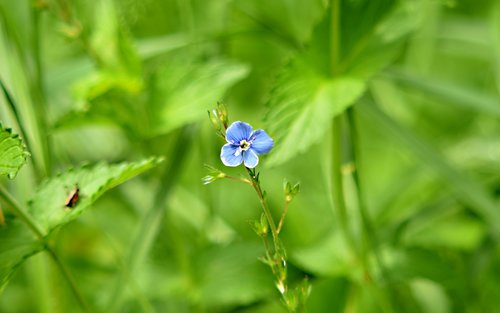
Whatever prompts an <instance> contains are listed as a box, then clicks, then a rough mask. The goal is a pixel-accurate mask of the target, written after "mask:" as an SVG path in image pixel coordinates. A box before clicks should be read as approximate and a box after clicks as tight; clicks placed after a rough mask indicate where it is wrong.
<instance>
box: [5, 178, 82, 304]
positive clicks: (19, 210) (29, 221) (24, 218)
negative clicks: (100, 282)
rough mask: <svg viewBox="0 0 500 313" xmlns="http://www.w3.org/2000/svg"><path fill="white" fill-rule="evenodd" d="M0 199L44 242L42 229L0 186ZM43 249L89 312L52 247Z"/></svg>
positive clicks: (46, 246)
mask: <svg viewBox="0 0 500 313" xmlns="http://www.w3.org/2000/svg"><path fill="white" fill-rule="evenodd" d="M0 197H1V198H2V199H4V200H5V202H6V203H7V204H8V205H9V206H10V209H11V210H12V212H14V214H15V215H16V216H17V217H19V218H20V219H21V220H22V221H23V222H24V223H25V224H26V225H27V226H28V227H29V228H30V229H31V230H32V231H33V232H34V233H35V234H36V236H37V237H38V239H39V240H40V241H45V237H44V234H43V231H42V229H41V228H40V227H39V226H38V225H37V223H36V222H35V221H34V220H33V219H32V218H31V216H30V215H29V214H28V212H27V211H26V209H25V208H23V207H22V206H21V205H20V204H19V203H18V202H17V201H16V199H14V197H12V195H11V194H10V193H9V192H8V191H7V190H6V189H5V188H4V187H3V186H0ZM45 249H46V250H47V251H48V252H49V254H50V256H51V257H52V259H53V260H54V261H55V263H56V265H57V267H58V268H59V270H60V271H61V273H62V274H63V275H64V277H65V278H66V280H67V281H68V283H69V285H70V287H71V290H72V291H73V294H74V295H75V298H76V299H77V301H78V303H79V304H80V306H81V307H82V309H83V311H85V312H91V310H90V307H89V306H88V304H87V302H86V301H85V299H84V298H83V296H82V294H81V292H80V290H79V289H78V287H77V285H76V283H75V280H74V279H73V277H72V276H71V273H70V272H69V271H68V269H67V268H66V267H65V266H64V264H63V263H62V261H61V259H60V258H59V256H58V255H57V254H56V252H55V251H54V250H53V248H52V247H50V246H49V245H45Z"/></svg>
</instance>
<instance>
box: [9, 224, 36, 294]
mask: <svg viewBox="0 0 500 313" xmlns="http://www.w3.org/2000/svg"><path fill="white" fill-rule="evenodd" d="M0 247H1V249H0V294H1V293H2V290H3V288H4V287H5V285H6V284H7V283H8V282H9V280H10V278H11V277H12V275H13V274H14V272H15V270H16V269H17V268H18V267H19V266H20V265H21V264H22V263H23V262H24V260H26V259H27V258H28V257H30V256H32V255H34V254H36V253H37V252H39V251H41V250H42V249H43V247H44V244H43V243H42V242H41V241H39V240H37V239H36V238H35V237H34V236H33V233H32V232H31V230H30V229H28V228H27V227H26V226H24V225H23V224H21V222H20V221H17V220H10V221H8V224H7V225H6V226H3V227H0Z"/></svg>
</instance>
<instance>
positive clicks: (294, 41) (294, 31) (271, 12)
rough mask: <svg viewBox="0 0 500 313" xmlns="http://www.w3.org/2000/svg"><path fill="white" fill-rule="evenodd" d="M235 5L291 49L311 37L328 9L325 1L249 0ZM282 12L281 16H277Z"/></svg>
mask: <svg viewBox="0 0 500 313" xmlns="http://www.w3.org/2000/svg"><path fill="white" fill-rule="evenodd" d="M234 5H235V6H236V7H237V8H238V9H239V10H241V11H242V12H244V13H245V14H246V15H247V16H249V17H250V18H252V19H253V20H254V21H255V23H256V24H258V25H259V26H261V27H262V28H264V29H265V30H267V31H269V30H272V34H273V35H275V36H277V37H278V38H279V39H282V40H285V41H286V42H288V43H289V44H290V45H292V46H296V45H300V44H302V43H303V42H304V41H306V40H307V39H308V37H310V35H311V34H310V33H311V30H312V28H313V26H314V24H315V23H316V22H317V20H318V18H319V17H321V15H323V13H324V11H325V9H326V8H327V5H326V1H324V0H298V1H297V0H294V1H289V0H275V1H272V2H270V1H265V0H250V1H237V2H234ZM276 12H280V14H276Z"/></svg>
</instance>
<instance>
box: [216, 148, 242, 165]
mask: <svg viewBox="0 0 500 313" xmlns="http://www.w3.org/2000/svg"><path fill="white" fill-rule="evenodd" d="M238 148H239V147H238V146H235V145H233V144H230V143H228V144H225V145H224V146H222V149H221V150H220V159H221V160H222V163H224V165H225V166H231V167H235V166H238V165H240V164H241V162H243V156H242V155H241V153H240V154H238V155H236V152H237V151H238Z"/></svg>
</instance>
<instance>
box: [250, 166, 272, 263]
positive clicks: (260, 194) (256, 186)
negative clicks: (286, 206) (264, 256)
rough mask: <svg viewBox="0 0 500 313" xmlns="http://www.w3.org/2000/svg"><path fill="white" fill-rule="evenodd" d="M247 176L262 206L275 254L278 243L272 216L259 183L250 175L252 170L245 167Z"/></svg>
mask: <svg viewBox="0 0 500 313" xmlns="http://www.w3.org/2000/svg"><path fill="white" fill-rule="evenodd" d="M245 168H246V170H247V172H248V175H249V176H250V180H251V182H252V186H253V188H254V189H255V192H257V196H258V197H259V201H260V205H261V206H262V211H264V214H265V215H266V219H267V222H268V224H269V227H270V228H271V235H272V237H273V243H274V250H275V253H276V252H278V251H279V243H278V231H277V229H276V224H275V223H274V219H273V216H272V214H271V210H269V207H268V205H267V201H266V199H265V197H264V192H263V191H262V188H261V186H260V182H259V181H258V180H257V177H256V176H255V175H254V174H253V173H252V170H250V169H249V168H248V167H245Z"/></svg>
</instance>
